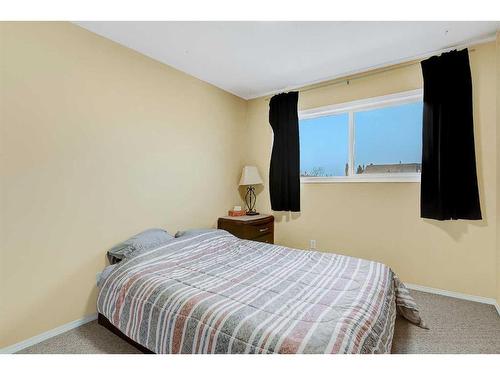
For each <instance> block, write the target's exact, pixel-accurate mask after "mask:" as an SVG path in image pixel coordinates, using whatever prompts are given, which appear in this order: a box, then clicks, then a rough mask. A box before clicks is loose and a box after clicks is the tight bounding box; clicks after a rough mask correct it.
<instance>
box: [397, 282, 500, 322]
mask: <svg viewBox="0 0 500 375" xmlns="http://www.w3.org/2000/svg"><path fill="white" fill-rule="evenodd" d="M404 284H405V285H406V286H407V287H408V289H412V290H418V291H420V292H427V293H432V294H439V295H441V296H446V297H453V298H458V299H463V300H466V301H473V302H479V303H486V304H488V305H493V306H494V307H495V308H496V309H497V312H498V315H500V307H499V306H498V302H497V301H496V300H495V299H494V298H487V297H480V296H473V295H471V294H464V293H459V292H452V291H449V290H443V289H436V288H431V287H428V286H422V285H416V284H407V283H404Z"/></svg>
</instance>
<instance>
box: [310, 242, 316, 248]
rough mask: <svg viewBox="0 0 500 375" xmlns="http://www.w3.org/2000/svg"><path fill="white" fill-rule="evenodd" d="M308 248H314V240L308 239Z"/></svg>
mask: <svg viewBox="0 0 500 375" xmlns="http://www.w3.org/2000/svg"><path fill="white" fill-rule="evenodd" d="M309 248H310V249H311V250H314V249H316V240H309Z"/></svg>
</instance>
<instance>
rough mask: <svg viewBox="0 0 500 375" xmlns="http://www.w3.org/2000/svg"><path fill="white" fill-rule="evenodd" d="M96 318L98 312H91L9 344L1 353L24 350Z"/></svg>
mask: <svg viewBox="0 0 500 375" xmlns="http://www.w3.org/2000/svg"><path fill="white" fill-rule="evenodd" d="M96 319H97V314H91V315H87V316H84V317H83V318H81V319H77V320H73V321H72V322H69V323H66V324H63V325H62V326H59V327H56V328H54V329H51V330H50V331H47V332H44V333H41V334H39V335H36V336H33V337H31V338H29V339H27V340H24V341H21V342H18V343H17V344H14V345H11V346H7V347H5V348H1V349H0V354H9V353H16V352H18V351H20V350H23V349H25V348H28V347H30V346H32V345H35V344H38V343H39V342H42V341H45V340H47V339H50V338H51V337H54V336H57V335H60V334H61V333H64V332H66V331H69V330H70V329H73V328H76V327H79V326H81V325H84V324H85V323H88V322H91V321H92V320H96Z"/></svg>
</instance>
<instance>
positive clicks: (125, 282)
mask: <svg viewBox="0 0 500 375" xmlns="http://www.w3.org/2000/svg"><path fill="white" fill-rule="evenodd" d="M97 309H98V312H99V313H101V314H102V315H104V316H105V317H106V318H107V319H108V320H109V321H110V322H111V323H112V324H113V325H114V326H116V327H117V328H118V329H119V330H120V331H121V332H122V333H124V334H125V335H127V336H128V337H129V338H131V339H132V340H134V341H135V342H137V343H139V344H140V345H142V346H144V347H146V348H148V349H150V350H151V351H153V352H155V353H390V350H391V344H392V337H393V332H394V322H395V316H396V310H398V311H399V312H402V313H403V314H405V312H409V313H410V314H406V315H407V316H409V317H410V318H411V319H413V320H414V322H415V323H417V324H420V325H423V323H422V322H421V319H420V317H419V314H418V309H417V308H416V305H414V302H413V300H412V299H411V296H410V295H409V293H408V291H407V290H406V288H405V287H404V285H403V284H402V283H401V282H399V280H397V278H396V277H395V275H394V273H393V272H392V270H391V269H390V268H389V267H387V266H386V265H384V264H382V263H377V262H373V261H368V260H363V259H358V258H353V257H348V256H344V255H338V254H332V253H322V252H317V251H304V250H297V249H291V248H287V247H283V246H277V245H272V244H266V243H259V242H254V241H247V240H241V239H238V238H236V237H234V236H233V235H231V234H229V233H227V232H225V231H222V230H218V231H213V232H206V233H201V234H194V235H191V236H186V237H180V238H179V239H178V240H176V241H172V242H169V243H168V244H166V245H165V246H161V247H158V248H155V249H153V250H148V251H143V252H140V253H137V254H135V255H134V256H132V257H131V258H129V259H127V260H125V261H122V262H121V263H119V264H118V265H117V266H116V267H115V268H114V269H113V270H112V271H111V272H110V274H109V275H107V277H106V278H105V279H104V280H103V281H102V282H101V288H100V292H99V297H98V302H97Z"/></svg>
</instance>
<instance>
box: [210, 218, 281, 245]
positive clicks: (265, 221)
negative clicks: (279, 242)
mask: <svg viewBox="0 0 500 375" xmlns="http://www.w3.org/2000/svg"><path fill="white" fill-rule="evenodd" d="M217 228H218V229H224V230H227V231H228V232H229V233H231V234H233V235H235V236H236V237H239V238H241V239H244V240H252V241H259V242H267V243H274V216H273V215H254V216H224V217H220V218H219V220H218V221H217Z"/></svg>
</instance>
